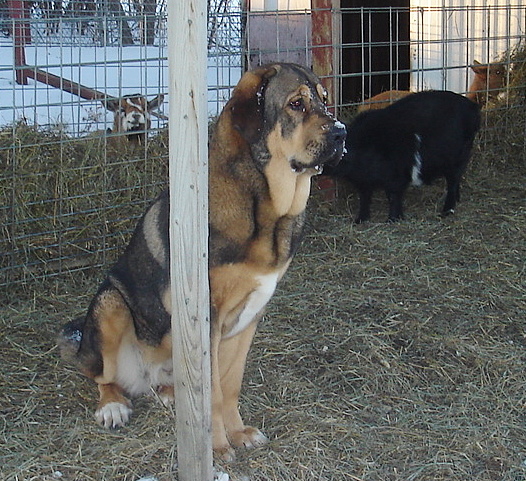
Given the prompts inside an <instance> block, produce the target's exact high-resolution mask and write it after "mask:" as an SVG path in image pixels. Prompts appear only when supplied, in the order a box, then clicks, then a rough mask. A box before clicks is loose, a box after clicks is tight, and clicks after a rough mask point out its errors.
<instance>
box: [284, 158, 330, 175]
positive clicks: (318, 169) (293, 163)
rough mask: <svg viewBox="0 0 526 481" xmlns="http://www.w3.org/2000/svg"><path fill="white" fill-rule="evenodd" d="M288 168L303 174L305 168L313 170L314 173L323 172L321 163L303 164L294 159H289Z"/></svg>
mask: <svg viewBox="0 0 526 481" xmlns="http://www.w3.org/2000/svg"><path fill="white" fill-rule="evenodd" d="M290 168H291V169H292V172H294V173H295V174H303V173H304V172H305V171H306V170H314V175H319V174H321V173H322V172H323V165H321V164H317V165H311V166H305V165H302V164H300V163H299V162H297V161H296V160H295V159H292V160H291V161H290Z"/></svg>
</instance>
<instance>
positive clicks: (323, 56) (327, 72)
mask: <svg viewBox="0 0 526 481" xmlns="http://www.w3.org/2000/svg"><path fill="white" fill-rule="evenodd" d="M311 5H312V15H311V16H312V69H313V70H314V73H315V74H316V75H317V76H318V77H320V78H321V81H322V83H323V85H324V87H325V89H326V90H327V94H328V100H329V102H328V103H329V105H330V106H331V111H332V112H333V113H337V107H338V101H339V90H338V91H337V89H336V87H337V85H338V84H339V83H338V84H337V83H336V81H335V79H336V78H337V77H336V75H337V74H338V73H339V72H338V69H339V62H338V61H339V58H340V56H339V54H337V53H336V52H339V51H337V50H336V49H335V48H334V47H335V45H334V41H335V39H337V38H339V32H336V34H335V28H336V26H334V25H333V18H334V15H333V13H334V9H335V8H334V7H335V6H336V7H337V10H338V12H339V5H340V2H339V0H311ZM317 184H318V186H319V187H320V188H321V189H322V190H323V191H324V193H325V197H326V198H327V200H333V199H334V198H335V197H336V186H335V185H334V181H333V180H332V179H331V178H330V177H321V178H320V179H318V180H317Z"/></svg>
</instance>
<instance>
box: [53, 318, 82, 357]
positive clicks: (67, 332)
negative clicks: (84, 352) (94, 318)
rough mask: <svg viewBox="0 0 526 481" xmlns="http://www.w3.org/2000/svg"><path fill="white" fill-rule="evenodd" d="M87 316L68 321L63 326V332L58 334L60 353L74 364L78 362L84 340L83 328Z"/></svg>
mask: <svg viewBox="0 0 526 481" xmlns="http://www.w3.org/2000/svg"><path fill="white" fill-rule="evenodd" d="M84 323H85V318H84V317H77V318H76V319H73V320H72V321H70V322H68V323H67V324H65V325H64V327H63V328H62V332H61V333H60V334H59V335H58V338H57V344H58V348H59V351H60V355H61V356H62V358H63V359H65V360H66V361H68V362H71V363H73V364H77V362H78V360H77V354H78V352H79V349H80V343H81V341H82V329H83V327H84Z"/></svg>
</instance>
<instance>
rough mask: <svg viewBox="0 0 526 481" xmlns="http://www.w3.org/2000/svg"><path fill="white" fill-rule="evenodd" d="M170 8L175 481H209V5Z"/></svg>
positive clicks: (185, 1) (185, 3) (187, 2)
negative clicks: (175, 424)
mask: <svg viewBox="0 0 526 481" xmlns="http://www.w3.org/2000/svg"><path fill="white" fill-rule="evenodd" d="M167 8H168V65H169V83H170V84H169V91H168V92H169V113H170V120H169V122H170V123H169V129H170V130H169V132H170V134H169V146H170V155H169V161H170V206H171V208H170V255H171V265H170V269H171V295H172V297H171V299H172V302H171V304H172V346H173V367H174V383H175V384H174V387H175V401H176V418H177V419H176V423H177V457H178V465H179V472H178V479H179V480H180V481H211V480H212V478H213V469H212V437H211V434H212V433H211V429H212V428H211V387H210V384H211V374H210V371H211V367H210V334H209V331H210V307H209V285H208V149H207V139H208V123H207V106H206V101H207V93H206V87H207V85H206V68H207V49H206V39H207V34H206V26H207V21H206V20H207V2H206V0H171V1H169V2H167Z"/></svg>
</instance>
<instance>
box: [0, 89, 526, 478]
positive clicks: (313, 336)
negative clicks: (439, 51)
mask: <svg viewBox="0 0 526 481" xmlns="http://www.w3.org/2000/svg"><path fill="white" fill-rule="evenodd" d="M523 85H524V83H523ZM517 92H519V93H520V92H522V93H520V95H522V97H520V95H519V97H518V100H517V102H515V103H514V105H519V106H520V108H515V109H513V110H511V109H510V110H504V108H502V109H500V110H499V108H496V109H495V111H494V113H493V114H488V115H487V117H486V118H485V126H484V132H483V133H482V135H481V136H480V140H479V143H478V145H477V148H476V149H475V152H474V155H473V160H472V163H471V166H470V169H469V171H468V173H467V174H466V181H465V183H464V185H463V201H462V202H461V203H460V205H459V206H458V209H457V214H456V215H455V216H454V217H450V218H446V219H442V218H440V217H439V216H438V214H437V213H438V212H439V210H440V205H441V197H442V192H443V185H440V184H439V185H437V186H432V187H428V188H424V189H423V190H412V191H410V192H408V196H407V201H406V217H407V220H406V221H403V222H400V223H396V224H386V223H383V220H384V219H385V217H386V206H385V200H384V199H383V196H382V195H381V194H378V195H377V196H376V198H375V202H374V204H373V210H372V212H373V221H372V222H370V223H366V224H364V225H360V226H356V225H353V224H352V223H351V222H350V219H352V217H353V216H352V212H351V211H352V210H353V209H354V208H355V206H356V196H354V195H353V196H351V197H350V198H349V200H348V201H347V200H346V199H340V201H339V202H338V203H336V204H334V203H330V202H327V201H325V200H324V198H323V193H322V192H320V191H319V190H317V189H316V186H315V187H314V189H313V190H314V193H313V198H312V200H311V205H310V216H309V225H308V229H307V233H306V238H305V241H304V243H303V245H302V247H301V250H300V252H299V254H298V256H297V257H296V259H295V261H294V262H293V264H292V267H291V269H290V270H289V272H288V273H287V275H286V276H285V278H284V280H283V281H282V283H281V285H280V287H279V288H278V291H277V294H276V296H275V297H274V298H273V300H272V301H271V304H270V306H269V311H268V315H267V316H266V319H265V321H264V322H263V323H262V324H261V326H260V329H259V332H258V334H257V336H256V340H255V344H254V346H253V349H252V351H251V355H250V359H249V362H248V368H247V373H246V377H245V382H244V388H243V394H242V406H241V407H242V412H243V414H244V417H245V419H246V421H247V422H250V423H253V424H255V425H257V426H260V427H262V429H263V430H264V432H265V433H266V434H267V435H268V436H269V438H270V439H271V442H270V444H269V445H267V446H265V447H263V448H260V449H256V450H254V451H250V452H244V451H242V450H240V451H239V452H238V461H236V462H235V463H232V464H231V465H223V466H221V465H220V466H219V467H220V468H221V469H222V470H224V471H226V472H228V473H229V474H230V476H231V479H234V480H247V479H250V480H251V481H292V480H317V481H341V480H349V481H359V480H362V481H432V480H433V481H446V480H447V481H457V480H458V481H466V480H476V481H522V480H524V479H526V427H525V423H524V410H525V407H526V406H525V403H526V369H525V361H526V350H525V349H526V330H525V320H526V319H525V317H526V265H525V264H526V203H525V199H526V181H525V175H526V160H525V149H524V132H525V129H524V115H525V114H524V112H525V109H524V102H523V100H522V101H521V100H520V99H521V98H522V99H524V90H522V91H519V90H517ZM497 107H499V106H497ZM504 124H506V125H507V126H508V130H509V136H504V135H502V133H499V132H502V130H499V129H500V126H502V125H504ZM516 126H519V127H518V128H517V129H516V128H515V127H516ZM521 126H522V127H521ZM521 128H522V131H521V130H520V129H521ZM521 132H522V133H521ZM521 142H522V144H521ZM103 275H104V272H103V271H102V270H97V271H96V272H94V273H91V274H90V275H88V273H84V274H83V273H77V274H71V275H69V276H68V275H64V276H62V277H60V278H54V279H52V280H50V281H48V282H46V283H38V284H37V283H35V284H34V285H33V286H31V287H28V288H26V289H25V290H22V289H19V288H16V287H13V288H12V289H10V290H9V292H8V293H7V297H8V299H6V301H7V302H4V304H3V305H2V306H1V307H0V356H1V360H2V365H3V369H2V372H1V374H0V421H1V422H0V446H1V447H0V478H1V479H5V480H9V481H15V480H16V481H29V480H47V481H50V480H55V479H62V480H68V481H70V480H79V481H80V480H83V481H84V480H86V481H87V480H92V481H101V480H126V481H135V480H138V479H139V478H141V477H143V476H146V475H155V476H156V477H157V478H158V479H159V480H161V481H164V480H170V479H174V476H175V475H174V471H173V466H174V463H175V452H176V446H175V433H174V418H173V412H172V410H170V409H167V408H164V407H163V406H162V405H161V403H160V402H159V401H158V400H157V399H155V398H154V397H153V396H152V397H144V398H140V399H138V400H136V402H135V414H134V417H133V419H132V422H131V424H130V426H129V427H126V428H124V429H121V430H118V431H115V432H109V431H106V430H103V429H102V428H100V427H98V426H97V425H96V424H95V422H94V419H93V411H94V408H95V404H96V398H97V393H96V388H95V385H94V384H93V383H92V382H90V381H88V380H86V379H84V378H83V377H82V376H81V375H80V374H79V373H77V372H76V371H74V370H72V369H70V368H69V367H68V366H66V365H64V363H63V362H62V361H61V360H60V359H59V356H58V354H57V350H56V348H55V344H54V341H55V336H56V332H57V331H58V329H59V328H60V326H61V324H62V323H64V322H65V321H67V320H69V319H70V318H72V317H73V316H74V315H77V314H78V313H79V312H82V311H83V310H85V309H86V308H87V305H88V303H89V301H90V299H91V296H92V295H93V293H94V291H95V289H96V287H97V285H98V283H99V282H100V280H101V279H102V277H103Z"/></svg>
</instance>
